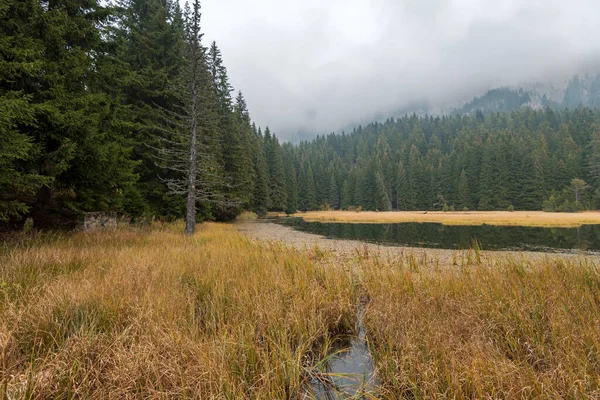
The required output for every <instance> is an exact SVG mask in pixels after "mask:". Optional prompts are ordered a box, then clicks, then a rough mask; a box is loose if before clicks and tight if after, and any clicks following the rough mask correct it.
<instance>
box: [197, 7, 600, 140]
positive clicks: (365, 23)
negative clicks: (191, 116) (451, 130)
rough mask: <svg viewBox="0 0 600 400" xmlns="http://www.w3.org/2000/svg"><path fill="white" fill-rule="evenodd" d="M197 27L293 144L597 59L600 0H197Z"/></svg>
mask: <svg viewBox="0 0 600 400" xmlns="http://www.w3.org/2000/svg"><path fill="white" fill-rule="evenodd" d="M202 21H203V29H204V33H205V40H206V42H207V44H208V43H210V42H212V41H213V40H215V41H216V42H217V45H218V46H219V47H220V48H221V51H222V53H223V58H224V61H225V65H226V66H227V68H228V73H229V77H230V81H231V83H232V85H233V86H234V87H235V88H236V90H241V91H242V92H243V94H244V96H245V97H246V100H247V102H248V107H249V110H250V114H251V116H252V118H253V120H254V121H255V122H256V123H257V124H258V125H260V126H263V127H264V126H267V125H268V126H269V127H270V128H271V130H273V131H275V132H276V133H277V135H278V136H279V137H280V138H281V139H283V140H292V141H297V140H299V139H307V138H310V137H311V136H313V135H316V134H326V133H329V132H332V131H336V132H339V131H340V130H341V129H343V128H345V127H349V126H352V124H355V123H361V122H363V123H364V122H369V121H371V120H374V119H376V118H386V117H390V116H395V115H394V113H397V112H398V110H400V109H403V108H405V107H408V106H410V105H411V104H414V103H416V102H421V101H428V102H430V103H432V104H435V105H443V104H449V103H452V102H456V101H462V100H468V99H470V97H472V96H473V95H480V94H483V93H484V92H485V91H486V90H488V89H491V88H494V87H499V86H504V85H519V84H521V83H524V82H538V81H539V82H543V81H551V80H555V79H565V78H566V77H568V76H570V75H573V74H574V73H577V72H580V71H581V70H582V68H593V67H594V66H596V65H598V64H597V61H598V60H600V2H599V1H598V0H569V1H566V0H519V1H517V0H514V1H511V0H252V1H250V0H203V1H202Z"/></svg>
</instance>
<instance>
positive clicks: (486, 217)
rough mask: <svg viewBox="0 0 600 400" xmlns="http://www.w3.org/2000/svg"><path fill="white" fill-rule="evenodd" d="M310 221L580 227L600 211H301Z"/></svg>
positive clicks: (592, 221) (594, 220)
mask: <svg viewBox="0 0 600 400" xmlns="http://www.w3.org/2000/svg"><path fill="white" fill-rule="evenodd" d="M293 216H294V217H302V218H303V219H304V220H305V221H307V222H341V223H381V224H393V223H403V222H431V223H440V224H444V225H483V224H487V225H497V226H536V227H563V228H576V227H578V226H581V225H584V224H600V212H598V211H586V212H581V213H552V212H543V211H513V212H509V211H460V212H440V211H429V212H424V211H389V212H375V211H363V212H360V213H357V212H354V211H309V212H305V213H297V214H294V215H293Z"/></svg>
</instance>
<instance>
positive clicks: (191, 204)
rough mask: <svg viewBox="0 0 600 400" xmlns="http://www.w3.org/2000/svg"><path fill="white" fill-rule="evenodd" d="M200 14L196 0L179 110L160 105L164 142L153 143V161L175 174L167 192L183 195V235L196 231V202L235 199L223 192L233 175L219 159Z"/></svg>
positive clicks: (233, 202)
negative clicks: (155, 149)
mask: <svg viewBox="0 0 600 400" xmlns="http://www.w3.org/2000/svg"><path fill="white" fill-rule="evenodd" d="M200 16H201V14H200V2H199V1H198V0H195V1H194V3H193V8H192V10H190V11H188V12H187V14H186V31H185V33H186V34H185V47H184V51H183V57H184V60H185V64H184V66H183V69H182V75H181V80H180V86H179V87H178V89H177V94H178V99H177V100H178V105H179V107H178V110H179V111H177V112H174V111H170V110H167V109H159V111H161V112H162V114H163V118H164V126H163V127H160V126H158V127H157V129H158V130H160V131H161V135H160V136H159V137H158V140H159V141H160V143H161V144H162V146H161V147H159V148H157V155H156V159H157V163H158V165H160V166H161V167H162V168H165V169H168V170H171V171H172V172H174V173H175V174H176V176H175V177H169V178H164V179H163V180H164V182H165V183H166V184H167V186H168V187H169V189H170V192H171V193H172V194H174V195H184V196H185V197H186V212H185V233H186V234H187V235H192V234H193V233H194V229H195V224H196V211H197V205H198V204H200V205H201V206H206V205H217V206H219V207H223V208H229V207H235V206H236V205H237V201H236V200H234V199H231V198H228V197H227V196H226V195H225V193H226V191H227V189H229V188H230V187H231V183H230V182H231V180H230V178H229V177H228V176H226V175H225V173H224V172H223V168H222V166H221V165H220V163H219V161H220V158H219V155H220V142H219V139H220V137H219V133H220V132H219V103H218V99H217V95H216V93H215V92H214V88H213V81H212V77H211V74H210V71H209V67H208V63H207V57H206V49H205V48H204V46H202V34H201V32H200Z"/></svg>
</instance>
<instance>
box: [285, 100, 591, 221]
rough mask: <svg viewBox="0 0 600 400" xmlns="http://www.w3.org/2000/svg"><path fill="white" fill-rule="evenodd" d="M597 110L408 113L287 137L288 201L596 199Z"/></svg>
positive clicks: (461, 204)
mask: <svg viewBox="0 0 600 400" xmlns="http://www.w3.org/2000/svg"><path fill="white" fill-rule="evenodd" d="M599 118H600V114H599V113H598V112H597V111H593V110H591V109H587V108H578V109H576V110H574V111H568V110H566V111H562V112H555V111H553V110H551V109H546V110H541V111H535V110H532V109H530V108H524V109H522V110H520V111H516V112H512V113H493V114H489V115H487V116H484V115H483V114H482V113H477V115H475V116H460V115H459V116H452V117H423V118H420V117H417V116H407V117H404V118H400V119H390V120H388V121H386V122H385V123H374V124H371V125H368V126H366V127H359V128H358V129H356V130H354V131H353V132H352V133H351V134H341V135H335V134H331V135H328V136H323V137H319V138H317V139H315V140H314V141H312V142H305V143H301V144H300V145H299V146H297V147H292V146H289V145H287V144H286V145H285V146H284V150H285V155H286V157H285V163H286V168H287V169H288V170H294V169H295V170H296V171H297V182H298V188H297V190H295V192H297V193H298V195H297V197H295V196H294V193H293V192H292V191H288V192H289V193H290V197H289V199H288V209H289V210H293V209H294V208H296V206H297V207H298V208H299V209H301V210H311V209H317V208H327V207H331V208H335V209H337V208H343V209H346V208H349V207H362V208H363V209H368V210H391V209H399V210H435V209H438V210H440V209H444V207H446V209H450V208H451V207H453V208H454V209H456V210H463V209H478V210H506V209H513V208H514V209H521V210H539V209H542V208H543V207H545V208H546V209H548V210H554V211H558V210H561V211H572V210H575V209H577V208H582V207H587V208H596V207H597V206H598V200H599V197H600V190H598V189H599V188H600V125H598V122H600V119H599ZM574 179H580V180H583V181H585V182H586V183H587V184H586V183H583V184H582V183H581V182H579V181H576V182H573V180H574ZM588 186H590V187H588ZM576 191H577V197H579V195H581V196H582V197H581V198H578V199H577V201H576V199H575V192H576ZM296 201H297V202H296ZM575 203H577V204H575Z"/></svg>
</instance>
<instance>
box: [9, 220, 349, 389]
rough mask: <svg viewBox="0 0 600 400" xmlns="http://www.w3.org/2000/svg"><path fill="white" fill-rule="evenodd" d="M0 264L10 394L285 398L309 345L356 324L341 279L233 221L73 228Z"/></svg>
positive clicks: (312, 349) (300, 373)
mask: <svg viewBox="0 0 600 400" xmlns="http://www.w3.org/2000/svg"><path fill="white" fill-rule="evenodd" d="M177 230H179V227H177ZM34 240H39V239H34ZM0 263H1V265H2V268H1V270H0V285H1V286H0V287H1V288H0V321H1V322H0V346H1V353H0V356H1V360H0V361H1V365H2V368H1V370H2V372H1V373H2V375H1V377H0V378H1V379H0V382H2V384H1V386H0V388H1V390H2V391H1V392H0V393H2V394H3V395H4V396H5V397H8V398H11V399H12V398H27V397H36V398H69V397H83V398H87V397H93V398H125V397H140V398H146V397H176V398H181V397H201V398H214V397H222V398H291V397H297V396H300V395H301V394H302V390H303V389H302V388H303V387H304V386H305V384H304V383H305V382H303V380H305V379H306V373H305V372H306V368H308V367H309V366H310V362H309V361H310V358H311V357H313V358H314V357H318V356H319V355H318V354H317V353H318V351H319V346H320V344H321V343H323V342H325V340H326V338H328V337H330V336H332V335H335V334H336V333H337V332H340V331H344V332H345V331H347V330H348V329H351V328H352V326H353V321H354V313H353V301H354V300H353V287H352V285H351V283H350V279H349V278H348V276H347V275H346V274H344V273H334V272H333V271H327V270H324V269H323V268H319V267H317V266H316V264H315V263H314V262H313V261H311V260H310V258H309V256H308V255H306V254H302V253H300V252H297V251H293V250H290V249H284V248H282V247H281V246H279V245H277V244H273V245H270V246H269V245H258V244H254V243H252V242H250V241H249V240H247V239H245V238H244V237H242V236H240V235H238V234H237V233H235V231H234V228H233V227H231V226H223V225H213V224H207V225H205V226H204V229H202V230H201V232H199V233H198V234H197V235H196V236H195V237H194V238H193V239H189V238H185V237H183V236H182V235H180V234H178V233H175V231H173V230H172V229H171V228H170V227H165V228H163V229H160V230H155V231H152V232H150V233H147V232H146V233H144V232H134V231H117V232H112V233H107V232H105V233H91V234H83V233H81V234H76V235H72V236H68V237H63V238H61V239H59V240H58V241H54V242H53V243H49V244H44V243H41V244H39V245H30V246H17V247H16V248H14V249H13V250H12V251H8V252H5V253H4V254H2V256H1V259H0ZM338 272H339V271H338Z"/></svg>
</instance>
